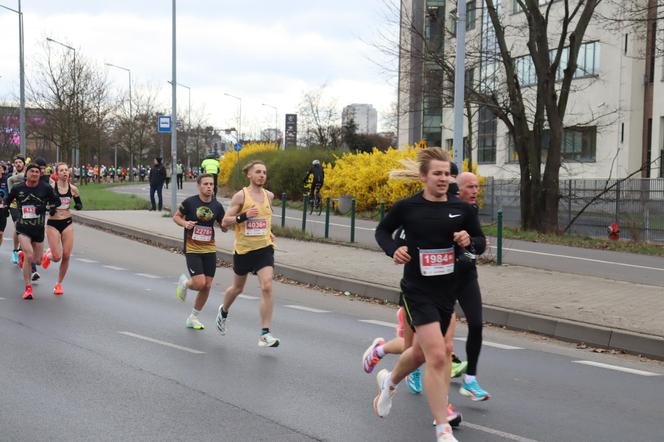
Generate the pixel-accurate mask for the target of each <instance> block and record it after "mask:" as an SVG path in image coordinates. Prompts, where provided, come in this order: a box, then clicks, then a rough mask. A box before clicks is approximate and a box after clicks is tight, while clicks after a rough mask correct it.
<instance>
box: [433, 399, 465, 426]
mask: <svg viewBox="0 0 664 442" xmlns="http://www.w3.org/2000/svg"><path fill="white" fill-rule="evenodd" d="M462 421H463V416H462V415H461V413H459V412H458V411H456V410H455V409H454V407H453V406H452V404H450V403H448V404H447V423H448V424H450V425H451V426H452V427H458V426H459V425H461V422H462ZM433 426H434V427H435V426H436V419H434V420H433Z"/></svg>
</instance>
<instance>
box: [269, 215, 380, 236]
mask: <svg viewBox="0 0 664 442" xmlns="http://www.w3.org/2000/svg"><path fill="white" fill-rule="evenodd" d="M272 218H279V219H281V215H280V214H274V213H273V214H272ZM286 219H292V220H295V221H299V222H302V218H297V217H294V216H287V217H286ZM307 222H308V223H315V224H325V221H318V220H315V219H309V218H307ZM330 225H331V226H335V227H344V228H346V229H349V228H350V225H349V224H338V223H330ZM355 230H367V231H369V232H375V231H376V228H375V227H371V228H370V227H361V226H355Z"/></svg>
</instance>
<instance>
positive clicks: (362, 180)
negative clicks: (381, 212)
mask: <svg viewBox="0 0 664 442" xmlns="http://www.w3.org/2000/svg"><path fill="white" fill-rule="evenodd" d="M417 150H418V149H417V148H408V149H405V150H398V149H388V150H387V151H385V152H382V151H380V150H378V149H376V148H374V149H373V151H372V152H371V153H368V152H358V153H348V154H344V155H342V156H341V157H338V158H337V159H336V161H335V162H334V163H333V164H330V163H328V164H325V166H324V167H325V185H324V186H323V189H322V192H321V193H322V196H323V197H324V198H325V197H328V196H329V197H331V198H338V197H339V196H341V195H351V196H353V197H355V199H356V202H357V210H370V209H375V208H376V207H378V206H379V205H380V203H381V202H383V201H384V202H385V203H386V204H387V206H388V207H389V206H391V205H392V204H394V203H395V202H396V201H398V200H400V199H402V198H406V197H409V196H411V195H413V194H414V193H416V192H418V191H419V190H420V189H421V188H422V184H421V183H420V182H407V181H401V180H388V174H389V173H390V171H391V170H392V169H401V168H403V166H402V165H401V164H400V163H399V160H402V159H411V160H414V159H415V155H416V153H417Z"/></svg>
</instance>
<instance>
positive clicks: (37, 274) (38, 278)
mask: <svg viewBox="0 0 664 442" xmlns="http://www.w3.org/2000/svg"><path fill="white" fill-rule="evenodd" d="M40 279H41V275H40V274H39V273H38V272H32V280H33V281H39V280H40Z"/></svg>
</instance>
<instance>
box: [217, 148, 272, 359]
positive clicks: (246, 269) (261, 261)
mask: <svg viewBox="0 0 664 442" xmlns="http://www.w3.org/2000/svg"><path fill="white" fill-rule="evenodd" d="M242 173H243V174H244V175H245V176H246V177H247V178H248V179H249V186H247V187H245V188H243V189H242V190H240V191H239V192H237V193H235V195H233V198H232V199H231V203H230V207H229V208H228V211H227V212H226V216H225V217H224V222H223V226H224V227H225V228H228V227H231V226H235V244H234V254H233V272H234V273H235V275H234V276H233V284H232V285H231V286H230V287H228V289H226V292H225V294H224V302H223V304H222V305H220V306H219V309H218V312H217V329H218V330H219V332H220V333H221V334H222V335H225V334H226V331H227V328H228V327H227V320H228V313H229V311H230V308H231V305H233V302H234V301H235V299H236V298H237V296H238V295H239V294H240V293H242V290H244V286H245V284H246V282H247V276H248V274H249V273H253V274H254V275H257V276H258V281H259V283H260V287H261V304H260V316H261V327H262V328H261V331H260V335H259V338H258V346H259V347H278V346H279V339H277V338H275V337H274V336H273V335H272V333H271V332H270V324H271V322H272V311H273V309H274V303H273V299H272V279H273V277H274V240H275V237H274V235H273V234H272V200H273V199H274V194H273V193H272V192H270V191H268V190H266V189H265V188H264V186H265V182H266V181H267V168H266V167H265V163H264V162H262V161H260V160H255V161H252V162H250V163H248V164H247V165H245V166H244V168H243V169H242Z"/></svg>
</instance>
